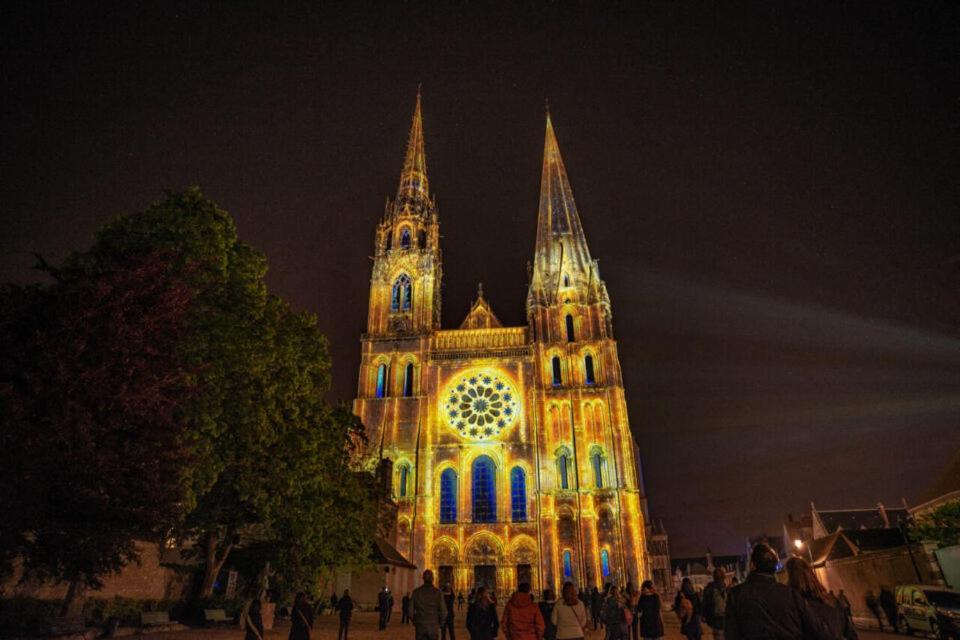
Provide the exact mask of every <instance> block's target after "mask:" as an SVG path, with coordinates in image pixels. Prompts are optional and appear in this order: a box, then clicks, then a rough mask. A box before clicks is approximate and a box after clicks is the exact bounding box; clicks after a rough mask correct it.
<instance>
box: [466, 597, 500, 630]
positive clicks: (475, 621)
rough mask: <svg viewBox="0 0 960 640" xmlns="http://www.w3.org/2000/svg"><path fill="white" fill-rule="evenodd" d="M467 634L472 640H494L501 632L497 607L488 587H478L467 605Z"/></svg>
mask: <svg viewBox="0 0 960 640" xmlns="http://www.w3.org/2000/svg"><path fill="white" fill-rule="evenodd" d="M467 632H468V633H469V634H470V640H494V638H496V637H497V633H499V632H500V620H499V618H498V617H497V606H496V605H495V604H494V603H493V600H491V599H490V595H489V594H488V593H487V589H486V587H477V588H476V590H475V591H474V592H473V593H472V594H471V598H470V604H469V605H467Z"/></svg>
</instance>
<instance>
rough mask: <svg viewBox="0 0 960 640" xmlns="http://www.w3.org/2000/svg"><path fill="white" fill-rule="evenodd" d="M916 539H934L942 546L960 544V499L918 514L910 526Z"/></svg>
mask: <svg viewBox="0 0 960 640" xmlns="http://www.w3.org/2000/svg"><path fill="white" fill-rule="evenodd" d="M910 529H911V531H910V532H911V534H912V537H913V538H914V539H915V540H933V541H935V542H936V543H937V544H938V545H939V546H940V547H950V546H953V545H957V544H960V500H953V501H950V502H947V503H945V504H942V505H940V506H939V507H937V508H935V509H932V510H931V511H928V512H927V513H924V514H922V515H920V516H918V517H917V518H916V519H915V520H914V521H913V524H912V526H911V527H910Z"/></svg>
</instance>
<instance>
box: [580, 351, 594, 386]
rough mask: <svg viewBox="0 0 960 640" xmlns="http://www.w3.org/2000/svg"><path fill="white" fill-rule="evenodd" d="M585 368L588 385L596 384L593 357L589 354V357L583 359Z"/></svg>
mask: <svg viewBox="0 0 960 640" xmlns="http://www.w3.org/2000/svg"><path fill="white" fill-rule="evenodd" d="M583 368H584V371H585V373H586V381H587V384H596V382H597V381H596V378H595V377H594V373H593V356H591V355H590V354H587V357H585V358H584V359H583Z"/></svg>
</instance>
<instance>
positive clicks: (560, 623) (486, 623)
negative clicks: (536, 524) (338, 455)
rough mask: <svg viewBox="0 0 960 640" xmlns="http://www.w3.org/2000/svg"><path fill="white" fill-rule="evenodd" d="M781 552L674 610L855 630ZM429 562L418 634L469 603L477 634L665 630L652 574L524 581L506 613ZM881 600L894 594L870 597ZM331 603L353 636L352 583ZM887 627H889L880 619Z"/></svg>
mask: <svg viewBox="0 0 960 640" xmlns="http://www.w3.org/2000/svg"><path fill="white" fill-rule="evenodd" d="M779 565H780V558H779V557H778V555H777V553H776V552H775V551H774V550H773V549H772V548H771V547H769V546H768V545H766V544H763V543H760V544H757V545H756V546H755V547H754V548H753V550H752V552H751V555H750V573H749V575H748V576H747V578H746V580H745V581H744V582H743V583H739V584H738V583H737V581H736V579H734V580H731V581H729V582H728V580H727V577H726V575H725V573H724V571H723V569H721V568H717V569H716V570H715V571H714V574H713V581H712V582H711V583H710V584H708V585H707V586H706V588H704V590H703V592H702V593H698V592H697V591H696V590H695V589H694V587H693V584H692V583H691V581H690V579H689V578H684V579H683V581H682V582H681V585H680V590H679V591H678V592H677V594H676V596H675V598H674V600H673V612H674V614H675V615H676V616H677V618H678V620H679V623H680V631H681V633H682V634H683V635H684V636H685V637H686V638H687V640H700V638H701V637H702V636H703V633H704V627H706V629H707V630H709V632H710V633H711V635H712V636H713V639H714V640H741V639H743V640H759V639H761V638H778V639H783V640H790V639H794V638H795V639H797V640H800V639H813V640H857V632H856V631H855V630H854V627H853V621H852V618H851V615H850V603H849V602H848V601H847V600H846V597H845V596H844V595H843V592H842V591H841V592H840V595H839V597H837V596H834V595H833V593H832V592H829V591H827V590H826V589H825V588H824V587H823V585H822V584H821V583H820V580H819V579H818V578H817V576H816V574H815V573H814V571H813V569H812V568H811V566H810V564H809V563H808V562H807V561H806V560H804V559H803V558H797V557H795V558H790V559H789V560H788V561H787V563H786V567H785V568H786V577H787V580H786V584H783V583H781V582H779V581H778V580H777V577H776V573H777V570H778V569H779ZM433 582H434V576H433V572H432V571H430V570H427V571H424V572H423V584H422V585H421V586H419V587H418V588H416V589H414V590H413V592H408V593H407V594H405V595H404V596H403V599H402V601H401V607H400V609H401V623H402V624H412V625H413V627H414V630H415V633H414V635H415V638H416V640H447V639H448V637H449V640H456V633H455V630H454V622H455V615H456V611H458V610H460V611H462V609H463V607H464V605H466V607H467V612H466V620H465V622H466V628H467V632H468V633H469V636H470V640H494V639H495V638H497V637H498V635H499V634H500V633H502V634H503V636H504V637H505V638H506V639H507V640H578V639H583V638H584V637H585V636H586V632H587V630H588V629H590V628H591V627H592V628H593V630H602V631H603V635H604V640H657V639H659V638H662V637H663V636H664V622H663V613H662V612H663V609H664V607H663V602H662V601H661V598H660V594H658V593H657V591H656V589H655V588H654V585H653V583H652V582H651V581H650V580H647V581H645V582H643V584H642V585H641V586H640V589H635V588H634V586H633V584H631V583H629V582H628V583H627V585H626V586H625V587H624V588H623V589H622V590H621V589H620V588H619V587H618V586H617V585H614V584H606V585H605V586H604V588H603V589H602V590H600V589H597V588H596V587H594V588H593V589H591V590H590V591H584V590H582V589H581V590H579V591H578V590H577V588H576V587H575V586H574V584H573V583H572V582H566V583H564V585H563V588H562V590H561V592H560V597H559V598H556V597H555V595H554V593H553V592H552V591H551V590H550V589H547V590H545V591H544V592H543V594H542V598H541V599H540V600H539V601H536V600H535V599H534V597H533V594H532V593H531V588H530V584H529V583H521V584H520V585H519V586H518V587H517V590H516V592H515V593H513V594H512V595H511V596H510V598H509V599H508V600H507V602H506V604H505V605H504V607H503V613H502V614H499V613H498V611H497V600H496V595H495V594H494V593H492V591H491V590H489V589H487V588H486V587H484V586H480V587H477V588H475V589H473V590H472V591H471V592H470V593H469V594H468V595H467V597H464V594H463V593H459V594H455V593H454V591H453V589H452V588H451V587H450V585H444V586H443V588H442V589H440V588H437V587H435V586H434V584H433ZM871 595H872V594H869V595H868V603H867V604H868V606H869V605H871V604H872V605H873V606H872V607H870V608H871V610H873V609H876V615H877V618H878V620H879V619H880V608H881V607H883V606H884V605H885V604H887V603H886V602H883V601H882V600H881V599H880V598H876V599H875V604H874V602H871V601H870V596H871ZM330 606H331V611H332V612H333V613H335V614H338V615H339V618H340V626H339V632H338V636H337V637H338V640H347V636H348V633H349V629H350V620H351V618H352V616H353V611H354V609H355V608H356V605H355V603H354V601H353V599H352V598H351V597H350V592H349V590H346V591H344V592H343V595H341V596H339V597H338V596H337V595H336V594H333V595H332V596H331V600H330ZM393 608H394V598H393V594H392V593H391V592H390V591H388V590H387V589H386V587H384V589H383V590H382V591H381V592H380V593H379V595H378V599H377V609H378V611H379V613H380V623H379V628H380V630H381V631H383V630H385V629H386V628H387V626H388V624H389V623H390V618H391V614H392V611H393ZM290 621H291V627H290V637H289V640H310V632H311V630H312V628H313V623H314V608H313V607H312V606H311V605H310V604H309V602H308V601H307V598H306V596H305V594H303V593H300V594H297V597H296V599H295V601H294V605H293V607H292V608H291V611H290ZM245 626H246V629H245V631H246V634H245V640H263V623H262V620H261V614H260V603H259V601H256V600H255V601H254V602H253V603H252V604H251V606H250V608H249V611H248V613H247V615H246V624H245ZM881 628H882V627H881Z"/></svg>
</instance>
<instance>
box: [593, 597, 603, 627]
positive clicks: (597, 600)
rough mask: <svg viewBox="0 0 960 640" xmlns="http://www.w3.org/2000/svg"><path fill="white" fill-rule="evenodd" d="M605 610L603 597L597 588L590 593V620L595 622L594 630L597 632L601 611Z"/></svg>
mask: <svg viewBox="0 0 960 640" xmlns="http://www.w3.org/2000/svg"><path fill="white" fill-rule="evenodd" d="M602 610H603V596H601V595H600V592H599V591H598V590H597V588H596V587H594V588H593V589H591V591H590V618H591V619H592V620H593V630H594V631H596V630H597V625H598V624H600V611H602Z"/></svg>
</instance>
